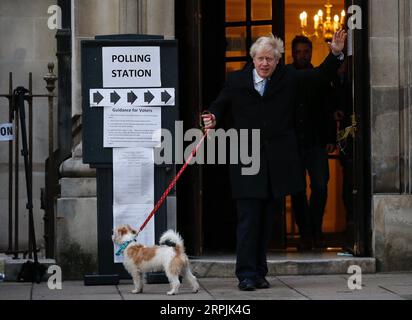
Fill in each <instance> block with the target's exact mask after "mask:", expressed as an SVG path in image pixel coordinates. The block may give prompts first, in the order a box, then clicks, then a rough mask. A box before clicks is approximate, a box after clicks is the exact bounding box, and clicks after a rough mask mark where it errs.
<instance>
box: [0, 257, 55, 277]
mask: <svg viewBox="0 0 412 320" xmlns="http://www.w3.org/2000/svg"><path fill="white" fill-rule="evenodd" d="M28 260H29V259H7V260H5V261H4V274H5V278H4V281H17V276H18V274H19V272H20V270H21V268H22V266H23V264H24V263H25V262H27V261H28ZM31 261H33V260H31ZM39 263H40V264H42V265H44V266H46V268H48V267H50V266H51V265H55V264H56V261H55V260H54V259H39ZM49 276H50V275H49V274H47V269H46V272H45V274H44V276H43V279H42V281H47V279H48V278H49Z"/></svg>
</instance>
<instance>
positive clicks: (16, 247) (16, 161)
mask: <svg viewBox="0 0 412 320" xmlns="http://www.w3.org/2000/svg"><path fill="white" fill-rule="evenodd" d="M14 99H15V96H14V95H13V100H14ZM14 102H15V101H14ZM14 115H15V117H14V128H15V142H14V147H15V149H14V259H18V258H19V254H18V251H19V166H20V164H19V162H20V161H19V156H20V155H19V129H20V128H19V109H18V108H16V110H15V114H14Z"/></svg>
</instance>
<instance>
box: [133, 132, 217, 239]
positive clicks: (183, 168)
mask: <svg viewBox="0 0 412 320" xmlns="http://www.w3.org/2000/svg"><path fill="white" fill-rule="evenodd" d="M208 134H209V129H206V130H205V133H204V135H203V137H202V139H201V140H200V141H199V143H198V144H197V145H196V147H195V148H194V149H193V151H192V153H191V154H190V156H189V157H188V158H187V160H186V162H185V163H184V165H183V166H182V168H180V170H179V172H178V173H177V174H176V176H175V178H174V179H173V181H172V182H171V183H170V185H169V186H168V187H167V189H166V191H165V192H164V193H163V195H162V196H161V197H160V199H159V200H158V201H157V203H156V205H155V206H154V208H153V210H152V212H150V214H149V216H148V217H147V218H146V220H145V221H144V222H143V224H142V225H141V226H140V228H139V231H138V232H137V234H136V236H135V238H137V236H138V235H139V233H140V232H141V231H142V230H143V229H144V228H145V227H146V225H147V223H148V222H149V221H150V219H151V218H152V217H153V216H154V214H155V213H156V211H157V210H158V209H159V208H160V206H161V205H162V203H163V202H164V201H165V199H166V197H167V195H168V194H169V193H170V191H171V190H172V189H173V187H174V186H175V184H176V182H177V180H179V178H180V176H181V175H182V173H183V171H185V169H186V167H187V166H188V165H189V162H190V161H191V160H192V159H193V157H194V156H195V155H196V152H197V150H199V148H200V145H201V144H202V143H203V141H204V140H205V138H206V137H207V135H208Z"/></svg>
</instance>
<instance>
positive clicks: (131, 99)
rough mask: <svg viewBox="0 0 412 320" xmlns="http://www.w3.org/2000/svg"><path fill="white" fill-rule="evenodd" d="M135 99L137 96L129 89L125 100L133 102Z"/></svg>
mask: <svg viewBox="0 0 412 320" xmlns="http://www.w3.org/2000/svg"><path fill="white" fill-rule="evenodd" d="M136 99H137V96H136V95H135V94H134V92H133V91H130V92H128V93H127V102H130V104H132V103H133V102H135V101H136Z"/></svg>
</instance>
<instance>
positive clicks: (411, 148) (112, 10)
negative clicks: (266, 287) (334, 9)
mask: <svg viewBox="0 0 412 320" xmlns="http://www.w3.org/2000/svg"><path fill="white" fill-rule="evenodd" d="M34 3H35V4H34ZM365 3H366V4H365V5H363V6H362V10H364V11H366V16H367V19H366V22H365V23H364V25H363V27H364V28H367V34H368V36H367V39H368V43H367V44H365V47H366V48H368V54H367V55H368V59H367V62H366V64H367V65H364V66H363V68H362V69H361V70H357V72H362V73H367V79H368V84H367V87H368V88H369V92H365V94H366V96H367V99H366V100H367V101H368V103H367V104H366V105H365V106H364V107H365V108H366V109H367V112H366V113H365V114H366V116H367V117H368V118H367V119H366V120H365V119H363V121H366V122H367V123H368V125H367V126H366V128H367V129H368V130H369V131H368V132H367V134H366V135H365V137H366V139H365V140H364V143H367V144H368V145H370V147H366V148H365V150H367V151H368V152H366V154H365V161H366V162H367V163H368V165H367V166H365V168H370V169H368V170H370V172H364V175H365V177H366V178H367V179H369V177H370V181H368V183H369V184H370V186H371V187H370V193H369V194H367V195H366V197H365V199H364V201H365V202H366V205H365V206H364V207H365V208H366V209H365V210H367V212H365V214H366V215H367V216H368V217H369V220H368V221H369V225H368V226H366V227H367V230H368V232H366V234H365V241H367V242H368V246H369V247H370V248H371V252H370V254H371V256H373V257H375V258H376V261H377V267H378V270H382V271H389V270H412V195H411V194H412V180H411V179H412V160H411V155H412V116H411V114H412V113H411V108H412V99H411V97H412V54H411V53H412V41H411V36H412V26H411V22H410V21H411V19H412V3H411V2H410V1H409V0H369V1H367V2H365ZM52 4H56V2H55V1H49V0H36V1H29V0H17V1H16V0H13V1H9V0H3V1H1V2H0V25H1V28H0V41H1V43H2V44H4V43H7V44H9V45H7V46H5V45H2V46H0V67H1V72H0V92H1V93H3V92H5V91H6V90H7V85H6V83H7V78H8V75H7V73H8V71H9V70H10V71H13V72H14V73H15V74H16V84H17V83H22V84H23V85H25V83H24V81H25V75H26V73H27V72H29V71H33V72H34V80H35V81H34V83H35V90H37V91H44V84H43V82H42V79H41V78H42V76H43V75H44V74H45V71H47V70H45V68H44V66H43V65H46V62H49V61H55V62H56V57H55V53H56V45H55V39H54V33H53V32H52V31H50V30H48V29H47V28H46V21H47V19H48V15H47V8H48V7H49V6H50V5H52ZM176 7H177V6H176V4H175V1H173V0H88V1H82V0H72V1H70V8H71V40H72V41H71V72H72V74H71V76H72V89H71V97H72V99H71V106H70V107H71V113H72V118H73V119H74V120H75V121H74V124H73V125H74V127H76V128H77V129H78V130H77V131H76V132H75V134H74V136H73V146H72V156H71V158H69V159H68V160H66V161H64V162H63V163H62V164H61V167H60V174H61V179H60V185H61V193H60V196H59V198H58V199H57V200H56V224H55V227H56V233H55V235H56V237H55V239H54V242H55V247H56V258H57V261H59V260H64V259H70V257H72V256H73V255H78V256H79V257H80V258H79V259H80V260H79V261H80V263H83V264H84V265H87V266H88V268H90V270H95V269H96V259H97V258H96V257H97V225H96V223H97V207H96V179H95V172H94V170H93V169H90V168H89V167H88V165H85V164H83V163H82V145H81V113H82V111H81V95H80V89H81V87H80V86H81V81H80V74H81V66H80V41H81V40H83V39H92V38H93V37H94V36H95V35H102V34H124V33H131V34H135V33H137V34H161V35H164V36H165V37H166V38H169V39H171V38H174V36H175V24H176V23H177V22H176V21H175V8H176ZM191 18H192V17H188V19H191ZM192 49H193V48H184V50H192ZM55 71H56V73H57V72H58V70H55ZM42 103H43V102H42ZM43 104H44V103H43ZM0 106H1V107H2V108H1V110H0V119H1V120H2V121H5V120H6V117H7V112H6V111H5V110H6V108H5V106H6V103H5V101H0ZM40 109H42V111H39V113H37V114H36V118H35V122H36V128H38V129H36V130H38V132H36V134H37V136H38V137H39V138H36V145H35V150H38V152H37V153H36V154H35V159H36V160H35V165H34V172H35V183H34V190H35V196H34V198H35V207H36V210H35V216H36V228H37V230H39V231H40V230H42V211H41V210H40V209H39V207H40V205H39V203H38V201H37V200H36V199H39V194H38V192H39V191H38V190H39V189H40V187H41V186H42V183H43V181H44V166H43V164H42V161H43V160H44V158H45V157H46V145H47V141H46V138H45V137H47V134H45V133H44V132H43V131H42V130H44V129H43V128H44V127H46V124H45V122H44V121H45V120H44V119H47V116H46V114H45V113H44V112H46V111H44V110H46V108H40V107H39V110H40ZM43 109H44V110H43ZM41 137H42V138H41ZM0 148H1V153H0V169H1V170H0V179H1V181H0V183H1V185H6V184H7V170H5V168H6V163H7V159H6V156H5V155H6V154H7V152H6V151H5V150H6V149H5V146H4V145H0ZM21 185H24V184H23V183H21ZM0 199H1V202H2V205H1V207H4V206H5V203H6V202H7V194H5V193H4V192H2V193H1V194H0ZM24 201H25V200H24V199H22V200H21V202H22V203H24ZM3 204H4V205H3ZM21 206H22V207H24V204H21ZM178 214H179V213H178ZM0 219H1V221H7V212H6V211H1V212H0ZM0 228H1V230H0V249H1V250H5V248H6V247H7V223H1V224H0ZM21 228H22V230H25V229H26V228H27V225H24V224H23V225H22V227H21ZM38 238H39V241H40V242H41V241H42V240H43V239H42V236H41V232H38ZM26 240H27V239H26ZM26 240H25V239H24V238H23V243H24V241H26Z"/></svg>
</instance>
